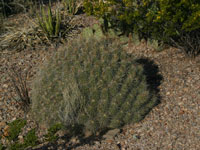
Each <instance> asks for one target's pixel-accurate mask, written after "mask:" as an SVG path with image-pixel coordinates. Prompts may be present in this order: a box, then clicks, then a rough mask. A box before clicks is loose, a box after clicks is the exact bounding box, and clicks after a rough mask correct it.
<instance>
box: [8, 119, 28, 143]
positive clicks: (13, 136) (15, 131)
mask: <svg viewBox="0 0 200 150" xmlns="http://www.w3.org/2000/svg"><path fill="white" fill-rule="evenodd" d="M25 125H26V120H23V119H17V120H15V121H13V122H11V123H9V124H8V126H9V129H8V135H9V136H8V137H7V139H8V140H9V141H17V140H18V136H19V133H20V132H21V130H22V128H23V127H24V126H25Z"/></svg>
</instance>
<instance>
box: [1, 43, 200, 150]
mask: <svg viewBox="0 0 200 150" xmlns="http://www.w3.org/2000/svg"><path fill="white" fill-rule="evenodd" d="M54 51H55V49H54V48H48V50H46V49H42V48H41V49H38V50H35V51H28V50H26V51H21V52H16V51H3V52H0V135H3V131H4V128H5V126H6V124H7V123H8V122H10V121H12V120H15V119H16V118H19V117H23V116H24V113H23V112H22V111H20V110H19V108H18V107H17V104H16V102H15V101H14V100H13V97H16V94H15V92H14V90H13V87H12V85H11V84H10V79H9V78H8V75H7V72H8V70H7V67H8V66H11V65H15V66H21V68H22V70H23V71H25V70H26V69H27V68H29V67H31V73H30V76H29V78H28V85H29V83H30V82H31V79H32V78H33V77H34V74H35V72H36V69H37V67H38V66H39V65H40V64H41V63H42V62H43V61H44V60H45V58H46V57H48V56H51V54H52V53H53V52H54ZM129 52H131V53H132V54H133V55H136V56H137V58H138V59H139V60H138V62H140V63H142V64H144V67H145V68H146V73H147V75H149V83H150V84H151V86H152V87H154V88H157V90H158V92H159V95H160V101H161V103H160V104H159V105H157V106H156V107H154V108H153V109H152V111H151V112H150V113H149V114H148V115H147V116H146V117H145V119H144V120H142V121H141V122H139V123H136V124H133V125H128V126H125V127H123V128H122V129H121V131H120V132H118V133H116V135H115V136H113V137H112V138H106V139H98V140H92V141H91V140H90V141H84V142H82V141H80V140H78V139H72V140H71V141H70V142H63V141H60V143H62V144H61V147H60V148H58V146H56V147H55V145H54V147H52V146H48V144H46V145H47V146H44V145H45V144H42V145H41V147H43V149H48V148H47V147H49V149H74V150H109V149H111V150H199V149H200V144H199V141H200V109H199V108H200V56H198V57H196V58H194V59H190V58H187V57H186V56H185V55H184V54H183V53H182V52H181V51H180V50H178V49H174V48H169V49H166V50H164V51H162V52H159V53H158V52H155V51H153V50H152V49H148V48H147V47H145V46H144V45H140V47H138V48H135V47H134V48H130V49H129ZM28 122H29V123H28V125H27V126H26V127H25V128H24V132H26V131H27V130H30V128H33V127H34V126H35V124H34V122H32V121H31V120H28ZM39 133H40V131H38V135H40V134H39ZM41 134H42V133H41ZM41 147H40V148H36V149H38V150H39V149H42V148H41Z"/></svg>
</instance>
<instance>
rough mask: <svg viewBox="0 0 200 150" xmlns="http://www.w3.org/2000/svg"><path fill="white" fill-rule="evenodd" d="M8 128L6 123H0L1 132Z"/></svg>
mask: <svg viewBox="0 0 200 150" xmlns="http://www.w3.org/2000/svg"><path fill="white" fill-rule="evenodd" d="M5 126H6V123H5V122H4V121H2V122H0V130H1V129H3V128H4V127H5Z"/></svg>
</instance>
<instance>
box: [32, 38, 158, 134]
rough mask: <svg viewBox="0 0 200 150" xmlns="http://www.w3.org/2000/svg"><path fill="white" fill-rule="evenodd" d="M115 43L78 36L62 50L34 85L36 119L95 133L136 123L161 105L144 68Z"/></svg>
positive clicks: (47, 62)
mask: <svg viewBox="0 0 200 150" xmlns="http://www.w3.org/2000/svg"><path fill="white" fill-rule="evenodd" d="M118 43H119V42H118V40H117V39H112V38H102V39H101V40H96V38H95V37H93V38H90V40H86V39H84V38H80V39H78V40H77V41H74V42H71V43H70V44H69V46H68V47H66V48H63V49H61V50H59V51H58V52H57V53H56V54H55V55H54V57H52V58H50V59H49V60H48V61H46V63H44V64H43V66H41V67H40V71H39V72H38V74H37V75H36V78H35V80H34V81H33V84H32V91H31V98H32V116H33V117H34V118H35V119H36V121H38V122H40V123H44V124H46V125H52V124H55V123H58V122H60V123H62V124H64V125H65V126H73V125H77V124H78V125H81V126H84V129H85V130H87V131H88V130H89V131H91V132H93V133H95V132H97V131H102V130H104V129H112V128H119V127H122V126H123V125H125V124H130V123H135V122H138V121H140V120H141V119H143V117H144V116H145V115H146V114H147V113H148V112H149V111H150V110H151V108H152V107H153V106H155V105H156V103H157V102H158V99H157V97H156V96H155V94H154V93H150V92H149V90H148V86H147V82H146V77H145V75H144V71H143V67H142V66H141V65H139V64H137V63H136V61H135V58H134V57H133V56H132V55H130V54H127V53H126V52H125V50H124V49H123V48H122V46H121V45H120V44H118Z"/></svg>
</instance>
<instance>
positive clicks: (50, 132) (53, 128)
mask: <svg viewBox="0 0 200 150" xmlns="http://www.w3.org/2000/svg"><path fill="white" fill-rule="evenodd" d="M62 128H63V125H62V124H60V123H57V124H54V125H52V126H51V127H50V128H49V129H48V133H47V134H46V135H45V138H46V140H47V141H49V142H54V141H55V140H57V139H58V136H56V135H55V134H56V132H57V131H59V130H61V129H62Z"/></svg>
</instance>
